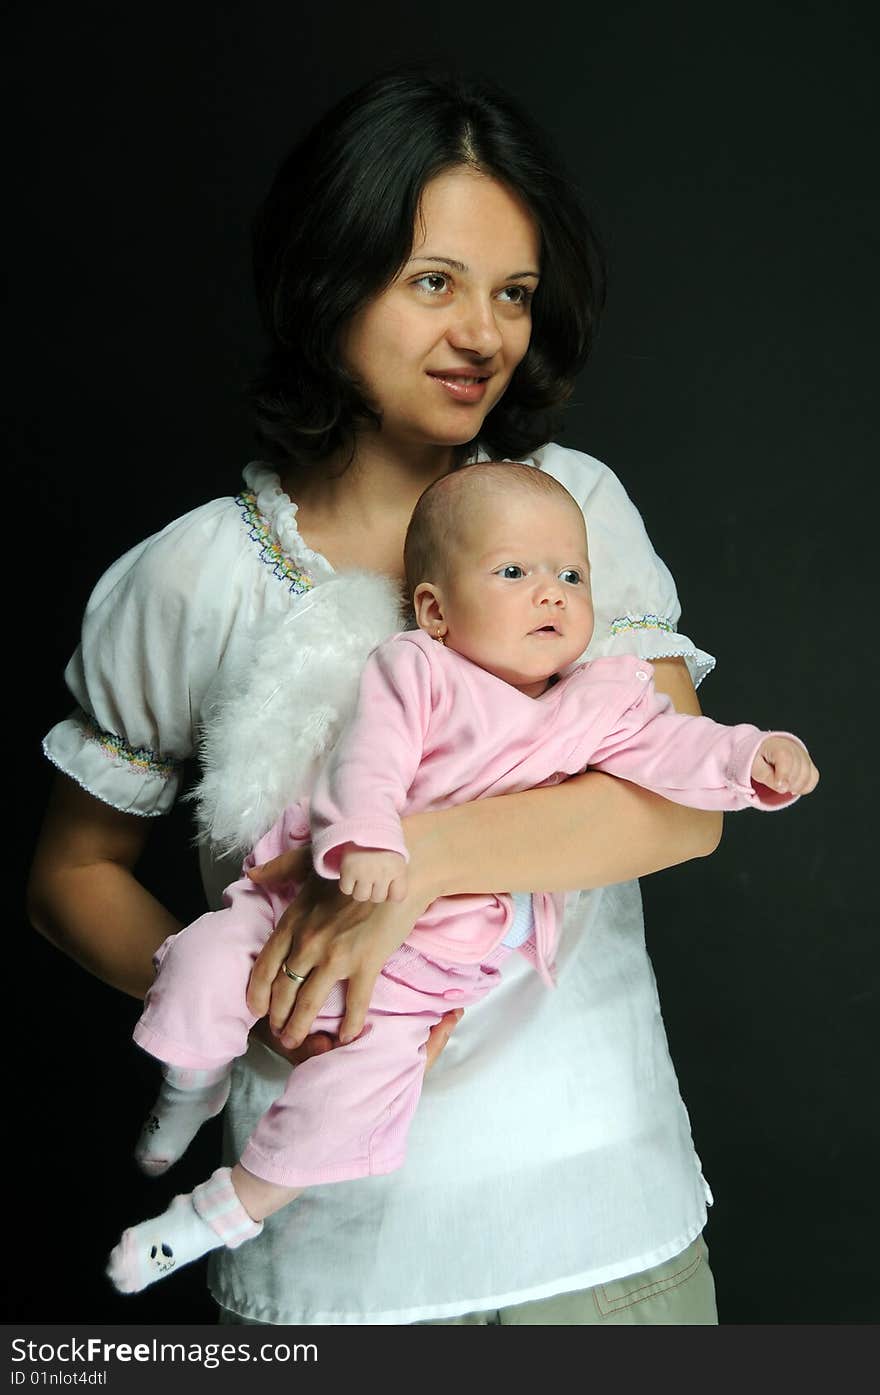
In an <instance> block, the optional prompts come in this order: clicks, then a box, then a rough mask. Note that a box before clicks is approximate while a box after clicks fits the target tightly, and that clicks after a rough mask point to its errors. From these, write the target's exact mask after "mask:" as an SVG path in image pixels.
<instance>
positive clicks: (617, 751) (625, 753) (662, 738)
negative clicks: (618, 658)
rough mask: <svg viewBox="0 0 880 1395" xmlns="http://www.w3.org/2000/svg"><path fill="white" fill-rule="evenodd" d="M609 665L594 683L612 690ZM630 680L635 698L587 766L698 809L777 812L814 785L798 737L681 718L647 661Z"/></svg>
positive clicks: (598, 671) (626, 678) (597, 671)
mask: <svg viewBox="0 0 880 1395" xmlns="http://www.w3.org/2000/svg"><path fill="white" fill-rule="evenodd" d="M611 662H612V661H608V667H600V665H604V663H605V661H603V660H598V661H597V662H596V663H595V664H594V665H593V671H592V676H593V681H594V682H596V683H603V682H607V681H609V680H610V683H611V685H612V687H613V684H614V683H615V682H616V679H617V674H616V672H615V671H614V670H613V669H612V668H611V667H610V664H611ZM633 677H634V678H636V679H637V680H638V682H637V683H636V684H635V685H634V686H635V688H636V691H637V696H636V697H635V700H634V701H633V702H632V703H631V704H630V705H629V706H628V707H627V708H626V710H625V711H623V712H622V713H621V715H620V716H619V717H618V718H617V719H616V721H615V723H614V725H613V727H612V729H611V730H609V731H608V732H607V733H606V734H605V735H604V736H603V737H602V739H601V740H600V741H599V743H598V745H597V746H596V747H595V748H594V750H593V751H592V753H591V754H589V755H588V756H587V761H588V764H589V765H590V766H591V767H592V768H594V769H596V770H602V771H604V772H605V773H607V774H609V775H616V776H618V777H619V778H621V779H624V780H632V781H633V783H635V784H638V785H642V786H643V787H644V788H645V789H649V790H653V791H654V792H655V793H657V794H660V795H662V796H663V797H664V798H665V799H671V800H674V801H675V802H676V803H679V804H689V805H691V806H693V807H695V808H702V809H722V810H723V809H728V810H733V809H745V808H750V807H751V808H755V809H765V810H769V809H778V808H781V807H782V806H783V805H785V804H789V803H791V801H792V800H793V799H795V798H797V797H798V795H800V794H808V793H810V791H811V790H813V789H814V788H815V786H816V784H817V783H818V778H819V776H818V771H816V769H815V767H814V765H813V763H812V761H811V760H810V757H809V755H808V753H807V751H806V748H805V747H804V746H803V744H802V743H801V742H800V740H799V738H798V737H794V736H791V735H790V734H789V733H787V732H766V731H764V732H762V731H759V729H758V728H757V727H754V726H750V725H748V724H746V723H741V724H739V725H737V726H724V725H722V724H721V723H719V722H714V721H712V720H711V719H710V718H709V717H692V716H683V715H680V714H678V713H676V712H674V711H673V710H672V709H671V707H670V705H669V703H668V701H667V700H666V699H665V698H664V697H662V695H658V694H657V693H656V692H655V690H654V684H653V681H652V669H651V665H650V664H649V663H647V662H645V661H642V660H639V661H638V667H637V669H636V670H635V672H634V673H633V674H632V675H625V676H624V681H625V682H626V681H628V682H629V683H630V684H631V683H632V678H633ZM609 696H610V690H609ZM765 752H767V753H771V754H770V755H769V758H767V757H765V754H764V753H765ZM777 756H778V759H779V765H780V768H779V771H778V773H777V772H776V770H775V768H773V767H774V766H775V760H776V757H777Z"/></svg>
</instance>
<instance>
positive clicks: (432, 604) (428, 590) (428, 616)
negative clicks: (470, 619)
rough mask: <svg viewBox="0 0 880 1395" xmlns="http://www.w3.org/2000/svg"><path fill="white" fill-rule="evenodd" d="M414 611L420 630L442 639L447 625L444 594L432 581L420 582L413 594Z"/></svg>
mask: <svg viewBox="0 0 880 1395" xmlns="http://www.w3.org/2000/svg"><path fill="white" fill-rule="evenodd" d="M413 611H414V612H415V617H416V624H417V625H418V627H419V629H420V630H424V631H425V633H426V634H429V635H431V636H432V637H433V638H434V639H442V638H443V636H444V635H445V634H446V630H447V625H446V618H445V615H444V611H443V592H442V591H441V590H440V587H439V586H435V585H434V584H433V583H432V582H430V581H420V582H419V584H418V586H417V587H416V589H415V591H414V592H413Z"/></svg>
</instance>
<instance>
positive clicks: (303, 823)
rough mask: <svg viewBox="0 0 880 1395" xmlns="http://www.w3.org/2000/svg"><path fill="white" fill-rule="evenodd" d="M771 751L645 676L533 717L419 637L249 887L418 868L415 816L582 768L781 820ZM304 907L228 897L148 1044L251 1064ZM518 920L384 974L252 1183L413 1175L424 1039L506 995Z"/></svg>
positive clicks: (329, 1025)
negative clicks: (256, 993)
mask: <svg viewBox="0 0 880 1395" xmlns="http://www.w3.org/2000/svg"><path fill="white" fill-rule="evenodd" d="M783 734H786V735H787V733H783ZM766 735H767V733H765V732H760V731H758V730H757V728H755V727H752V726H747V725H742V726H735V727H725V726H721V725H719V724H718V723H716V722H713V721H711V720H710V719H709V718H707V717H692V716H685V715H680V714H678V713H676V712H675V711H674V710H673V709H672V706H671V703H670V701H669V699H668V698H666V697H664V696H662V695H659V694H657V693H656V691H655V689H654V684H653V679H652V669H651V665H650V663H648V662H647V661H646V660H644V659H638V658H634V657H631V656H622V657H620V658H607V659H596V660H594V661H593V662H591V663H585V664H581V665H578V666H577V667H575V668H573V669H572V670H571V671H570V672H569V673H567V674H566V675H565V676H564V677H562V678H560V679H559V681H558V682H557V683H555V684H554V685H553V686H552V687H550V688H548V689H547V691H546V692H545V693H544V694H542V696H541V697H539V698H529V697H526V696H525V695H524V694H522V693H520V692H519V691H518V690H517V689H516V688H513V687H511V686H510V685H509V684H507V683H505V682H503V681H502V680H501V679H499V678H496V677H494V676H493V675H492V674H490V673H487V672H486V671H485V670H484V669H481V668H479V667H478V666H477V665H475V664H473V663H471V662H470V660H468V659H465V658H463V657H462V656H461V655H460V654H457V653H456V652H455V651H454V650H451V649H448V648H446V647H444V646H442V645H439V644H437V643H436V641H434V640H432V639H430V638H429V637H428V636H427V635H425V634H424V633H423V632H422V631H407V632H406V633H403V634H399V635H395V636H394V637H392V638H391V639H389V640H387V641H386V642H385V643H384V644H382V645H380V646H379V647H378V649H376V650H374V651H373V653H372V655H371V656H370V658H369V660H368V662H367V664H366V667H365V668H364V672H363V676H362V679H361V686H360V692H359V697H358V706H357V711H356V713H355V716H354V718H353V720H352V722H351V723H350V724H349V726H348V727H347V728H346V730H345V732H344V733H343V735H342V737H341V738H340V740H339V742H338V744H337V746H336V748H335V750H334V751H333V753H332V755H331V756H330V758H329V760H328V762H327V764H326V765H325V767H324V769H323V771H322V773H321V775H320V776H319V778H318V781H317V783H316V786H315V791H314V794H313V797H312V803H311V814H310V818H309V813H308V811H307V808H306V806H305V805H304V804H295V805H291V806H289V807H288V809H287V810H285V813H284V814H283V816H282V817H281V819H280V820H279V821H278V822H277V823H276V824H275V825H274V827H273V828H272V829H271V830H270V831H269V833H268V834H266V836H265V837H264V838H263V839H261V840H260V842H259V843H258V844H257V846H256V848H255V849H254V852H253V853H252V854H251V856H250V857H249V858H248V859H247V861H246V863H245V869H247V867H249V866H253V865H254V863H255V862H263V861H266V860H268V859H269V858H271V857H274V856H276V855H277V854H278V853H279V852H281V851H282V850H284V849H288V848H290V847H291V846H299V845H302V844H303V843H305V842H307V841H309V839H311V841H312V851H313V857H314V862H315V867H316V868H317V870H318V871H319V872H321V873H322V874H323V875H324V876H330V877H333V876H337V875H338V871H339V862H340V858H341V854H342V851H343V850H344V847H345V846H346V845H347V844H349V843H354V844H357V845H359V846H361V847H365V848H382V849H388V850H392V851H395V852H399V853H400V854H401V855H402V856H403V857H406V856H407V850H406V845H405V843H404V840H403V834H402V830H401V825H400V818H401V817H402V816H404V815H406V814H409V813H413V812H416V811H425V810H431V809H439V808H444V807H446V806H448V805H454V804H461V803H466V802H470V801H472V800H474V799H480V798H486V797H488V796H493V795H500V794H507V793H513V792H516V791H521V790H526V789H532V788H535V787H536V786H538V785H542V784H553V783H557V782H559V781H560V780H562V779H565V778H566V777H568V776H570V775H575V774H578V773H579V772H581V771H583V770H585V769H586V768H587V766H589V767H590V768H593V769H599V770H603V771H605V772H607V773H608V774H612V775H616V776H618V777H620V778H622V779H627V780H632V781H634V782H635V783H637V784H639V785H642V786H644V787H645V788H648V789H651V790H654V791H656V792H657V793H658V794H661V795H663V796H665V797H666V798H668V799H671V800H673V801H675V802H677V803H680V804H688V805H691V806H693V807H695V808H705V809H741V808H746V807H748V806H750V805H751V806H754V807H756V808H760V809H774V808H778V807H780V806H781V805H783V804H788V803H790V802H792V797H791V796H788V795H784V796H783V795H777V794H775V793H774V792H773V791H771V790H769V789H766V788H765V787H763V786H761V787H756V786H754V785H753V784H752V782H751V778H750V771H751V766H752V763H753V761H754V758H755V755H756V752H757V748H758V746H759V745H760V744H761V742H762V741H763V740H764V738H765V736H766ZM795 739H796V738H795ZM295 894H296V887H294V886H290V887H286V888H284V889H283V894H282V892H281V891H279V890H278V889H275V890H274V891H271V892H270V891H267V890H265V889H263V888H259V887H256V886H255V885H254V884H253V883H252V882H251V881H250V880H249V879H248V878H247V877H243V878H242V879H241V880H240V881H238V882H236V883H234V885H233V886H231V887H229V888H228V889H227V892H226V895H225V898H224V899H225V901H226V909H224V910H222V911H218V912H213V913H209V914H208V915H205V916H202V917H201V918H200V919H199V920H197V921H196V922H194V924H193V925H191V926H189V927H188V928H187V929H186V930H183V931H181V933H180V934H179V935H174V936H171V937H170V938H169V939H168V940H166V941H165V943H164V944H163V945H162V946H161V948H160V949H159V951H158V954H157V956H156V961H157V969H158V973H157V978H156V981H155V983H154V984H153V986H152V988H151V989H150V991H149V993H148V995H147V999H146V1004H145V1008H144V1012H143V1015H142V1017H141V1019H140V1021H139V1022H138V1024H137V1026H136V1027H135V1031H134V1037H135V1040H136V1041H137V1042H138V1043H139V1044H140V1045H141V1046H143V1047H144V1049H145V1050H147V1051H148V1052H150V1054H151V1055H154V1056H156V1057H158V1058H159V1059H160V1060H162V1061H165V1062H167V1063H169V1064H172V1065H175V1066H182V1067H196V1068H212V1067H217V1066H219V1065H222V1064H223V1063H225V1062H227V1061H231V1060H232V1059H233V1058H234V1057H236V1056H239V1055H241V1054H242V1053H243V1052H244V1051H245V1049H246V1046H247V1034H248V1032H249V1030H250V1028H251V1027H252V1026H253V1024H254V1021H255V1019H254V1018H253V1016H252V1015H251V1014H250V1013H249V1012H248V1010H247V1007H246V1005H245V998H244V994H245V987H246V984H247V980H248V976H249V974H250V970H251V966H252V964H253V961H254V959H255V958H256V956H257V954H258V953H259V951H260V949H261V948H262V946H263V944H264V943H265V940H266V938H267V937H268V935H269V933H270V932H271V930H272V928H273V927H274V925H275V924H276V923H277V920H278V918H279V916H280V915H281V913H282V911H283V910H284V909H285V907H286V906H287V905H288V904H289V902H290V900H291V898H292V896H293V895H295ZM561 903H562V898H561V897H551V896H548V895H543V894H541V895H536V896H534V897H533V910H534V921H535V934H534V937H533V939H531V940H530V941H529V942H528V943H527V944H526V945H524V946H523V950H524V952H526V954H528V955H529V956H530V957H531V958H532V960H533V962H534V963H535V965H536V967H537V968H538V970H539V972H540V973H541V974H542V976H543V977H544V978H545V979H547V980H548V981H552V970H553V951H554V947H555V943H556V937H557V934H558V926H559V925H560V924H561ZM511 920H512V903H511V899H510V897H508V896H507V895H505V894H504V893H501V894H499V895H493V896H458V897H454V898H445V899H443V900H440V901H437V902H435V903H434V904H433V905H432V906H431V907H430V908H429V910H428V911H427V913H426V914H425V915H424V916H423V917H422V918H421V919H420V920H419V921H418V922H417V924H416V926H415V927H414V928H413V931H412V932H411V934H410V936H409V939H408V940H407V942H406V943H405V944H404V945H403V946H402V947H401V949H400V950H399V951H398V952H397V953H396V954H395V955H393V956H392V957H391V959H390V960H388V962H387V963H386V964H385V965H384V967H383V970H382V972H381V974H380V976H379V978H378V980H377V984H376V989H375V991H374V994H373V998H372V1000H371V1003H370V1008H369V1012H368V1016H367V1025H366V1027H365V1029H364V1031H363V1033H362V1034H361V1036H360V1037H359V1038H358V1039H357V1040H356V1041H354V1042H351V1043H350V1044H349V1045H347V1046H344V1047H337V1048H336V1049H335V1050H333V1051H329V1052H326V1053H324V1054H323V1055H320V1056H316V1057H313V1058H312V1059H311V1060H309V1061H306V1062H305V1063H304V1064H303V1065H301V1066H298V1067H297V1069H296V1070H295V1071H293V1072H292V1073H291V1075H290V1077H289V1080H288V1083H287V1085H286V1087H285V1089H284V1090H283V1092H282V1094H281V1095H280V1097H279V1098H278V1099H277V1100H276V1101H275V1103H274V1104H273V1105H272V1106H271V1107H270V1109H269V1110H268V1111H267V1112H266V1113H265V1114H264V1115H263V1117H262V1118H261V1120H260V1121H259V1123H258V1124H257V1127H256V1129H255V1130H254V1132H253V1134H252V1135H251V1137H250V1139H249V1140H248V1143H247V1144H246V1146H245V1149H244V1151H243V1153H242V1159H241V1160H242V1163H243V1164H244V1166H245V1167H246V1168H247V1169H248V1170H249V1171H251V1172H253V1173H254V1174H255V1175H257V1176H259V1177H262V1178H264V1179H265V1180H266V1181H270V1182H275V1183H277V1184H279V1185H282V1186H290V1187H301V1186H309V1185H314V1184H318V1183H322V1182H329V1181H338V1180H341V1179H343V1178H351V1177H360V1176H365V1175H371V1174H376V1173H382V1172H390V1171H392V1170H394V1169H395V1168H396V1167H399V1166H401V1164H402V1162H403V1160H404V1156H405V1147H406V1134H407V1129H408V1125H409V1122H410V1119H411V1118H412V1114H413V1112H414V1110H415V1107H416V1104H417V1103H418V1098H419V1093H420V1090H421V1083H422V1076H423V1071H424V1058H425V1042H426V1040H427V1037H428V1033H429V1031H430V1029H431V1027H432V1026H433V1025H434V1024H435V1023H436V1022H437V1021H439V1019H440V1018H441V1017H442V1015H443V1013H444V1012H446V1011H448V1010H449V1008H450V1007H451V1006H455V1005H462V1006H466V1005H468V1004H470V1003H473V1002H475V1001H476V1000H477V999H479V998H481V997H482V996H484V995H485V993H487V992H488V991H489V989H490V988H491V987H492V986H493V985H494V984H495V983H497V981H498V978H499V965H500V964H501V963H502V962H503V960H504V958H505V957H506V956H507V954H508V953H509V950H508V949H507V947H506V946H505V945H504V943H503V941H504V939H505V936H506V935H507V932H508V929H509V928H510V924H511ZM343 992H344V990H343V987H342V986H341V985H337V986H336V987H335V988H334V989H333V991H332V993H331V995H330V997H329V998H328V1000H327V1002H326V1003H325V1004H324V1006H323V1008H322V1010H321V1013H320V1014H319V1016H318V1018H317V1019H316V1020H315V1024H314V1028H313V1030H314V1031H328V1032H331V1033H335V1032H336V1030H337V1029H338V1027H339V1024H340V1022H341V1017H342V1009H343Z"/></svg>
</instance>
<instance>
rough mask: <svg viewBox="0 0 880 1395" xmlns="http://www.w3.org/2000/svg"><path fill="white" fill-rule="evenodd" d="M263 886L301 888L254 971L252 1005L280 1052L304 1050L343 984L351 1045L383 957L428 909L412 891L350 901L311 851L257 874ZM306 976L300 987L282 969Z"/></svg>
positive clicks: (344, 1032)
mask: <svg viewBox="0 0 880 1395" xmlns="http://www.w3.org/2000/svg"><path fill="white" fill-rule="evenodd" d="M249 875H250V877H251V879H252V880H253V881H255V882H258V883H259V884H260V885H266V886H272V885H281V884H283V883H285V882H295V883H298V884H300V890H299V893H298V895H297V896H296V897H295V898H294V900H293V901H291V903H290V905H289V906H288V907H287V909H286V911H285V912H284V914H283V915H282V916H281V917H280V919H279V921H278V924H277V925H276V927H275V929H274V930H273V931H272V934H271V935H270V936H269V938H268V940H267V941H266V943H265V945H264V946H263V948H262V950H261V951H260V954H259V956H258V957H257V959H256V961H255V963H254V967H253V970H252V971H251V978H250V983H249V985H248V992H247V1001H248V1007H249V1008H250V1010H251V1012H253V1013H255V1014H256V1015H257V1016H258V1017H264V1016H265V1015H266V1013H267V1012H268V1014H269V1026H270V1028H271V1030H272V1032H273V1033H274V1034H275V1035H276V1036H277V1038H278V1040H279V1042H280V1044H281V1046H282V1047H288V1048H296V1047H299V1046H301V1045H302V1043H303V1042H304V1041H305V1038H306V1035H307V1033H308V1031H309V1028H310V1027H311V1025H312V1023H313V1022H314V1020H315V1017H316V1016H317V1014H318V1012H319V1011H320V1009H321V1007H322V1006H323V1004H324V1003H325V1002H326V1001H327V998H328V997H329V995H330V990H331V989H332V988H333V985H334V984H335V983H340V982H343V981H345V982H346V984H347V989H346V995H345V1016H344V1017H343V1019H342V1022H341V1023H340V1028H339V1040H340V1042H342V1043H345V1042H348V1041H352V1040H353V1039H354V1038H355V1037H356V1036H357V1035H358V1033H359V1032H360V1031H361V1030H362V1029H363V1026H364V1022H365V1020H366V1015H367V1007H368V1006H369V1002H370V997H371V995H372V992H373V986H374V984H375V982H376V978H377V976H378V973H379V970H380V969H381V968H382V965H383V964H384V963H385V960H386V959H388V958H389V956H390V955H392V954H393V953H394V951H395V950H397V949H399V948H400V946H401V945H402V944H403V941H404V940H405V939H406V937H407V935H408V934H409V932H410V931H411V930H412V927H413V925H414V924H415V922H416V921H417V920H418V918H419V916H420V915H421V914H422V912H423V911H424V909H425V904H424V903H420V902H419V900H418V898H417V897H415V896H414V895H413V894H410V895H409V896H408V897H407V899H406V900H404V901H399V902H397V901H385V902H382V903H380V904H374V903H372V902H369V901H355V900H353V899H352V898H351V897H349V896H344V895H343V894H342V893H341V892H340V890H339V887H338V884H337V883H336V882H335V881H328V880H326V879H325V878H324V877H319V876H318V875H317V874H316V873H315V872H314V870H313V869H312V865H311V856H310V853H309V849H308V848H300V849H297V850H296V851H293V852H289V853H282V854H281V856H280V857H276V858H273V859H272V860H271V861H270V862H266V863H263V865H262V866H261V867H254V868H252V869H251V872H250V874H249ZM285 964H286V966H287V969H288V971H289V972H290V973H291V974H296V975H299V976H302V977H303V978H304V979H305V982H302V983H298V982H296V981H295V980H294V979H292V978H289V977H288V974H287V973H285V971H284V967H283V966H284V965H285Z"/></svg>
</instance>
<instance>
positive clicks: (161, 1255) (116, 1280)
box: [106, 1167, 263, 1293]
mask: <svg viewBox="0 0 880 1395" xmlns="http://www.w3.org/2000/svg"><path fill="white" fill-rule="evenodd" d="M262 1229H263V1222H262V1221H255V1220H252V1219H251V1217H250V1216H249V1215H248V1213H247V1211H245V1209H244V1207H243V1206H242V1204H241V1202H240V1201H239V1199H238V1196H237V1195H236V1192H235V1188H234V1187H233V1185H232V1181H231V1176H230V1169H229V1168H228V1167H219V1168H218V1169H217V1171H216V1172H215V1173H213V1175H212V1176H211V1177H209V1178H208V1180H207V1182H202V1183H201V1185H200V1186H198V1187H196V1188H195V1189H194V1190H193V1191H192V1192H190V1193H189V1194H188V1195H186V1196H176V1197H175V1198H174V1200H173V1201H172V1203H171V1205H170V1206H169V1207H168V1210H167V1211H165V1212H164V1213H163V1214H162V1215H161V1216H154V1218H153V1219H152V1220H151V1221H141V1223H140V1225H133V1226H129V1228H128V1230H124V1231H123V1232H122V1236H121V1238H120V1240H119V1244H118V1245H116V1246H115V1248H114V1249H113V1250H112V1251H111V1254H110V1259H109V1261H108V1264H107V1270H106V1273H107V1277H108V1278H109V1279H110V1280H111V1281H112V1283H113V1285H114V1286H115V1287H116V1288H117V1289H118V1290H119V1292H120V1293H140V1291H141V1289H144V1288H148V1287H149V1285H150V1284H154V1283H156V1281H157V1280H158V1279H164V1278H165V1275H166V1274H170V1273H172V1272H173V1270H175V1269H180V1268H182V1267H183V1265H184V1264H191V1263H192V1261H193V1260H194V1259H201V1257H202V1255H206V1254H207V1253H208V1251H209V1250H216V1249H219V1247H220V1246H221V1245H227V1246H228V1247H229V1249H230V1250H235V1249H237V1248H238V1246H239V1245H243V1244H244V1242H245V1241H246V1240H252V1239H253V1238H254V1236H256V1235H259V1234H260V1232H261V1230H262Z"/></svg>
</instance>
